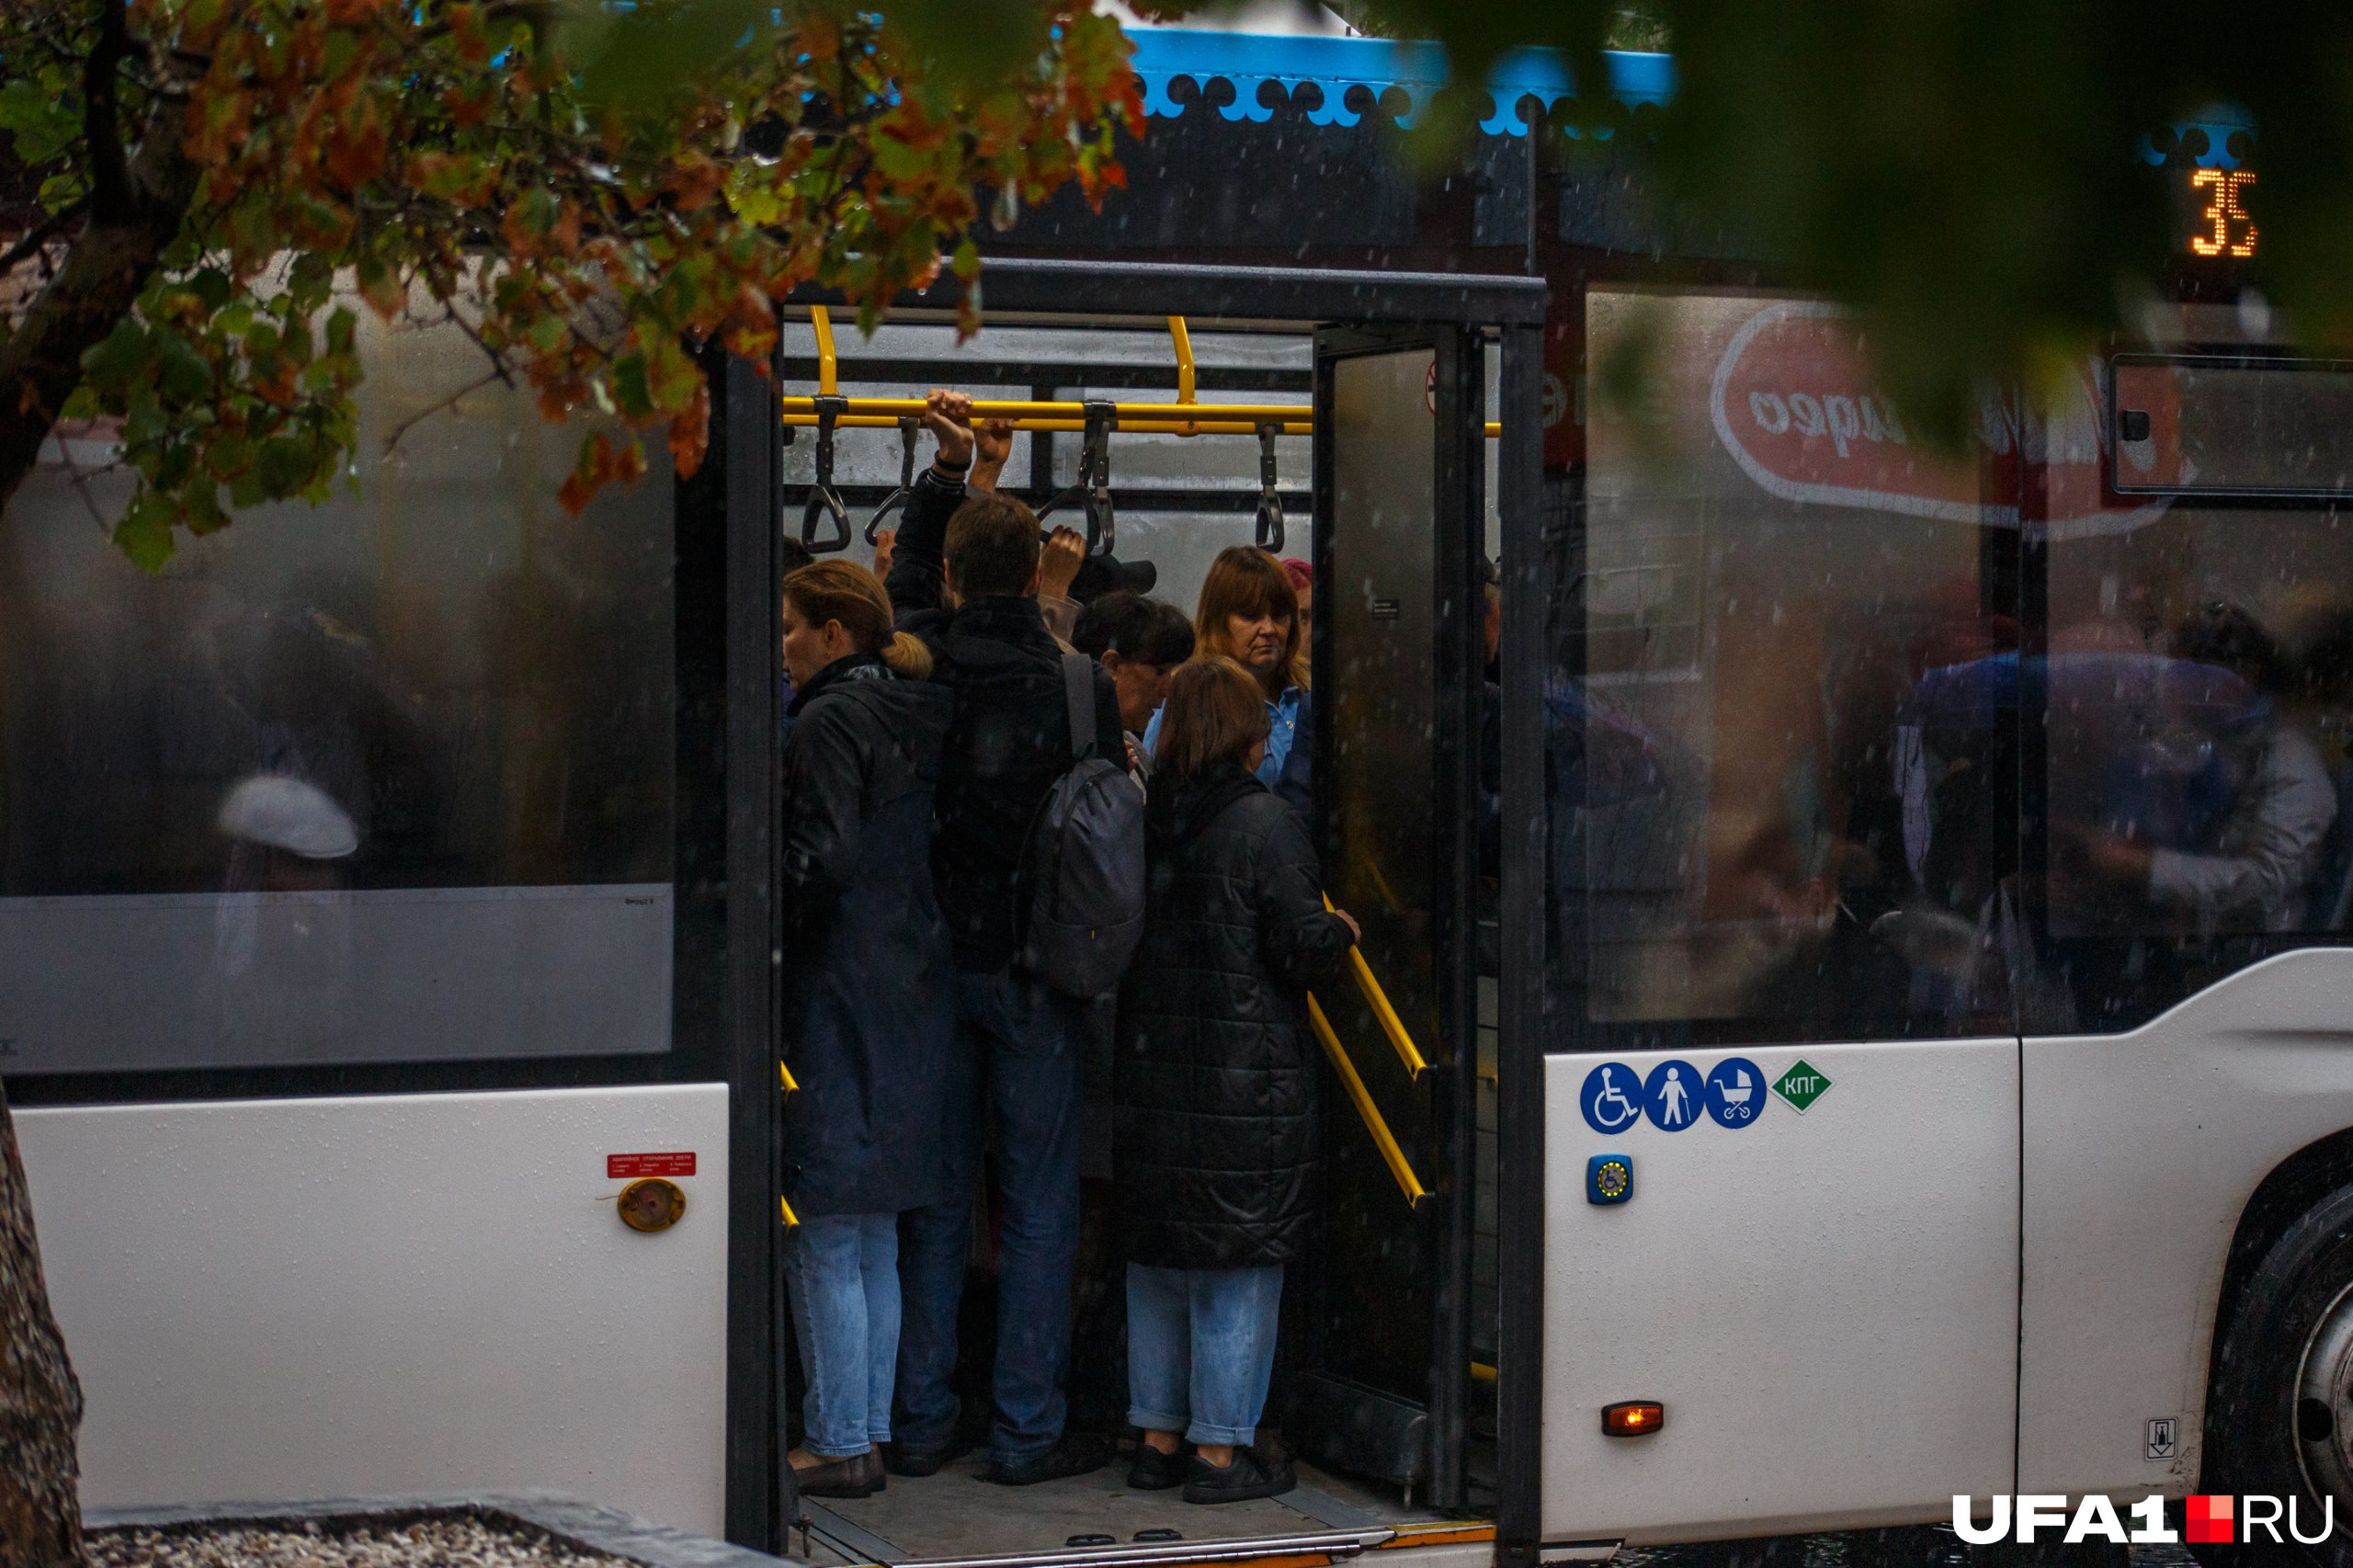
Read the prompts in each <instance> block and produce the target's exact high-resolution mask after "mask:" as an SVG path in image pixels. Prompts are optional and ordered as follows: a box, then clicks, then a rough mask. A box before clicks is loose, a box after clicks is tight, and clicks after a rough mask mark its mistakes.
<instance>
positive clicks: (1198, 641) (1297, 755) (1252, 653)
mask: <svg viewBox="0 0 2353 1568" xmlns="http://www.w3.org/2000/svg"><path fill="white" fill-rule="evenodd" d="M1193 636H1194V639H1195V647H1196V650H1197V656H1199V657H1203V658H1206V657H1209V656H1211V655H1212V654H1221V655H1222V656H1224V657H1226V658H1228V659H1231V660H1233V662H1234V663H1235V664H1237V665H1241V666H1242V667H1243V669H1244V670H1245V671H1246V672H1247V673H1248V674H1249V676H1250V678H1251V680H1252V681H1254V682H1255V683H1256V685H1257V687H1258V691H1259V695H1260V697H1261V698H1262V699H1264V700H1265V702H1266V705H1267V749H1266V755H1265V756H1264V758H1263V759H1262V760H1261V761H1260V762H1259V763H1258V765H1257V777H1258V782H1260V783H1261V784H1264V785H1266V786H1267V788H1268V789H1269V790H1273V791H1274V792H1275V793H1276V794H1277V795H1278V796H1279V797H1281V799H1282V800H1283V801H1286V802H1287V803H1288V804H1290V806H1291V807H1292V808H1293V809H1294V810H1296V811H1298V812H1301V813H1302V815H1304V814H1305V813H1306V812H1307V810H1308V802H1309V779H1310V777H1311V775H1310V772H1309V766H1308V765H1309V762H1310V760H1311V758H1312V756H1313V751H1314V741H1313V734H1314V710H1313V705H1312V704H1311V702H1310V701H1309V698H1308V673H1307V630H1306V624H1305V622H1304V621H1303V620H1302V618H1301V616H1300V613H1299V593H1298V590H1297V589H1295V588H1293V587H1292V586H1291V580H1290V573H1288V572H1287V571H1285V570H1284V568H1283V563H1282V562H1279V561H1278V560H1276V559H1275V557H1274V556H1273V555H1271V554H1269V553H1268V552H1267V551H1263V550H1260V549H1258V548H1256V546H1254V545H1246V544H1237V545H1233V546H1230V547H1229V548H1227V549H1224V550H1221V551H1218V553H1217V559H1216V560H1215V561H1213V562H1210V570H1209V575H1208V576H1206V577H1204V578H1202V579H1201V598H1200V607H1199V609H1198V610H1197V611H1196V612H1195V613H1194V616H1193ZM1143 744H1144V750H1145V751H1147V752H1149V753H1151V754H1152V756H1153V759H1154V764H1153V765H1154V768H1155V769H1156V768H1157V767H1159V749H1158V748H1159V744H1160V720H1159V718H1158V717H1155V718H1154V720H1153V722H1152V726H1151V728H1149V729H1148V730H1146V731H1145V733H1144V738H1143Z"/></svg>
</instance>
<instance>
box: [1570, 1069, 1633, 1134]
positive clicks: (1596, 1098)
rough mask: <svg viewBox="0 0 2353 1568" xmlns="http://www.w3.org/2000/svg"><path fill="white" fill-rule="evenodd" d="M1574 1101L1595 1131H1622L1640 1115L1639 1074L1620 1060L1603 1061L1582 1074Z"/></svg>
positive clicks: (1587, 1124)
mask: <svg viewBox="0 0 2353 1568" xmlns="http://www.w3.org/2000/svg"><path fill="white" fill-rule="evenodd" d="M1577 1104H1579V1105H1580V1106H1583V1107H1584V1108H1585V1119H1586V1126H1588V1127H1590V1128H1592V1129H1593V1130H1594V1131H1596V1132H1623V1131H1626V1129H1628V1128H1629V1127H1631V1126H1633V1125H1634V1123H1636V1122H1638V1121H1640V1120H1642V1119H1643V1075H1642V1074H1639V1073H1637V1072H1635V1071H1634V1070H1633V1069H1632V1068H1631V1067H1629V1066H1627V1065H1626V1064H1625V1063H1624V1062H1603V1063H1602V1064H1601V1065H1600V1066H1598V1067H1597V1068H1595V1069H1594V1070H1593V1071H1592V1072H1590V1073H1587V1074H1586V1075H1585V1087H1584V1088H1582V1089H1580V1090H1578V1091H1577Z"/></svg>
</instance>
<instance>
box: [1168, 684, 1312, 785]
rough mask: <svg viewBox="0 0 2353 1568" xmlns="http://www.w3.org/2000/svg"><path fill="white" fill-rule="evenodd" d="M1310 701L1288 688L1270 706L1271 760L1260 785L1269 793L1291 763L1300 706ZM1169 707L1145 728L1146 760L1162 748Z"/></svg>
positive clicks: (1260, 767)
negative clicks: (1162, 720) (1162, 722)
mask: <svg viewBox="0 0 2353 1568" xmlns="http://www.w3.org/2000/svg"><path fill="white" fill-rule="evenodd" d="M1306 698H1307V694H1306V693H1305V692H1303V691H1302V690H1301V689H1300V688H1299V687H1295V686H1287V687H1283V694H1282V695H1281V696H1280V697H1279V698H1277V699H1275V700H1273V701H1272V702H1269V703H1267V759H1266V760H1265V761H1264V762H1261V763H1260V764H1259V765H1258V782H1259V783H1261V784H1264V785H1265V786H1266V787H1267V789H1269V790H1271V789H1273V788H1274V787H1275V780H1277V779H1279V778H1281V777H1282V776H1283V764H1284V763H1285V762H1286V761H1287V760H1289V759H1290V747H1291V743H1292V741H1294V740H1296V739H1297V738H1298V735H1299V710H1300V705H1301V704H1302V702H1303V701H1305V700H1306ZM1165 707H1166V705H1165V704H1163V705H1162V707H1160V708H1155V709H1154V710H1153V712H1152V722H1151V723H1149V724H1146V725H1145V726H1144V727H1143V754H1144V756H1151V755H1152V754H1153V753H1154V752H1155V751H1157V750H1158V749H1159V748H1160V715H1161V714H1162V712H1164V711H1165ZM1302 760H1303V759H1302Z"/></svg>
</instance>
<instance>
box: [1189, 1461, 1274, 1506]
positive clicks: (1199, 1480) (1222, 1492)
mask: <svg viewBox="0 0 2353 1568" xmlns="http://www.w3.org/2000/svg"><path fill="white" fill-rule="evenodd" d="M1298 1484H1299V1477H1298V1475H1297V1474H1296V1473H1295V1472H1293V1471H1292V1470H1291V1468H1290V1460H1287V1459H1278V1460H1267V1459H1266V1458H1265V1457H1264V1456H1262V1455H1261V1454H1260V1453H1259V1452H1258V1450H1257V1449H1234V1450H1233V1463H1232V1464H1230V1465H1226V1466H1225V1467H1223V1468H1222V1469H1221V1468H1219V1467H1218V1466H1216V1465H1213V1464H1211V1463H1210V1461H1209V1460H1205V1459H1203V1458H1201V1456H1200V1455H1199V1454H1195V1455H1194V1456H1193V1465H1192V1469H1191V1471H1189V1472H1188V1474H1187V1475H1186V1477H1185V1501H1186V1502H1188V1503H1246V1502H1248V1501H1249V1500H1250V1499H1251V1498H1253V1497H1279V1496H1281V1495H1282V1494H1284V1493H1286V1492H1288V1491H1290V1489H1291V1488H1292V1487H1294V1486H1296V1485H1298Z"/></svg>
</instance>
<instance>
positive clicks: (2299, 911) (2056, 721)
mask: <svg viewBox="0 0 2353 1568" xmlns="http://www.w3.org/2000/svg"><path fill="white" fill-rule="evenodd" d="M2348 572H2353V540H2348V539H2347V537H2346V535H2345V532H2344V530H2343V529H2341V528H2338V527H2337V525H2336V518H2335V517H2333V516H2331V515H2328V514H2326V513H2324V512H2319V511H2310V512H2307V511H2279V510H2264V511H2245V510H2237V509H2231V508H2223V507H2213V508H2188V507H2179V508H2177V509H2174V510H2170V511H2165V512H2163V513H2160V514H2158V515H2156V516H2154V517H2150V518H2147V519H2145V520H2143V521H2141V522H2139V523H2138V525H2137V526H2133V527H2130V528H2122V529H2120V530H2117V531H2113V532H2108V533H2088V534H2086V535H2084V536H2082V537H2076V538H2062V539H2060V540H2056V541H2054V542H2053V544H2052V547H2051V551H2050V566H2049V574H2050V575H2049V583H2050V594H2049V602H2050V607H2051V611H2050V613H2051V620H2050V629H2049V649H2050V651H2049V656H2048V664H2047V675H2046V676H2045V679H2044V682H2043V685H2042V688H2041V689H2040V691H2038V692H2035V693H2033V694H2031V696H2030V697H2029V703H2030V706H2031V707H2032V708H2033V709H2034V710H2036V713H2035V716H2036V717H2038V718H2039V719H2040V721H2041V722H2042V723H2043V725H2044V728H2045V733H2046V734H2047V760H2046V764H2045V766H2044V767H2043V769H2042V770H2041V775H2040V778H2039V779H2035V780H2032V781H2031V783H2032V784H2033V785H2035V786H2036V787H2038V788H2039V790H2040V795H2041V798H2042V802H2043V803H2044V810H2043V812H2041V813H2040V814H2041V815H2042V817H2043V819H2044V820H2045V821H2047V823H2048V828H2047V832H2046V834H2045V835H2044V841H2043V842H2042V843H2041V844H2040V845H2036V844H2032V843H2029V846H2028V851H2029V855H2030V856H2034V857H2035V858H2037V860H2038V861H2039V863H2040V870H2041V875H2040V877H2039V878H2037V879H2036V880H2035V885H2036V886H2037V888H2038V890H2039V897H2038V901H2037V903H2038V907H2037V909H2036V910H2035V912H2034V921H2033V926H2034V935H2035V937H2036V940H2035V943H2034V946H2033V949H2032V953H2031V962H2030V966H2029V967H2030V969H2031V970H2032V971H2033V976H2034V982H2033V983H2034V992H2035V995H2036V998H2037V1006H2034V1007H2032V1008H2030V1009H2028V1011H2027V1017H2026V1020H2025V1023H2026V1028H2028V1030H2029V1032H2030V1033H2046V1032H2048V1033H2060V1032H2073V1031H2076V1030H2084V1031H2114V1030H2119V1029H2126V1028H2133V1027H2136V1026H2137V1025H2139V1024H2142V1023H2144V1022H2146V1021H2147V1020H2148V1019H2150V1018H2152V1017H2155V1016H2156V1015H2157V1014H2159V1013H2161V1012H2163V1011H2165V1009H2166V1008H2167V1007H2170V1006H2173V1005H2174V1004H2176V1003H2177V1002H2180V1001H2182V1000H2183V999H2185V998H2186V997H2188V996H2189V995H2192V994H2195V993H2197V992H2198V991H2200V990H2201V989H2203V988H2204V987H2206V986H2208V985H2211V984H2212V983H2215V982H2216V981H2218V980H2220V979H2222V977H2224V976H2225V975H2228V974H2230V973H2231V972H2233V971H2236V970H2239V969H2244V968H2245V967H2246V966H2247V965H2249V964H2251V963H2254V962H2256V961H2257V960H2261V959H2263V958H2266V957H2268V956H2270V955H2271V954H2273V953H2276V952H2279V951H2282V950H2285V949H2290V948H2294V947H2300V946H2308V945H2313V944H2315V943H2332V942H2338V941H2342V940H2344V939H2345V934H2346V932H2347V912H2348V903H2353V822H2348V821H2347V817H2346V813H2345V812H2344V810H2343V806H2344V803H2345V801H2346V797H2347V788H2348V786H2353V766H2348V756H2347V717H2348V712H2353V683H2349V682H2348V677H2353V594H2348V593H2347V592H2346V591H2345V590H2344V589H2343V588H2342V587H2341V586H2340V585H2342V584H2344V583H2346V582H2347V581H2353V576H2348ZM2035 814H2037V813H2032V812H2030V813H2029V820H2031V819H2032V817H2033V816H2034V815H2035Z"/></svg>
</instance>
